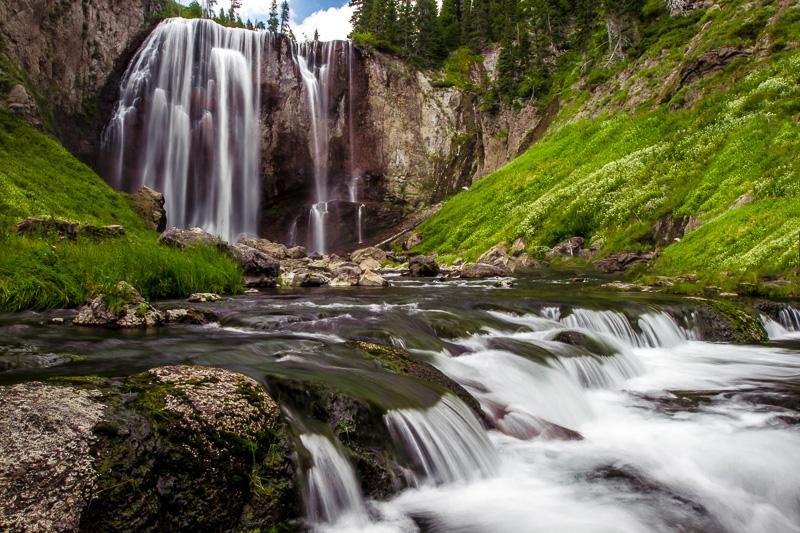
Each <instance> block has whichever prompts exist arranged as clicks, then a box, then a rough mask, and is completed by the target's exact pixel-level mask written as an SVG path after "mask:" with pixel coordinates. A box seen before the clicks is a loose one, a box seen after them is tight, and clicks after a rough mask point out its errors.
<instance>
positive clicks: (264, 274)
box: [231, 242, 281, 287]
mask: <svg viewBox="0 0 800 533" xmlns="http://www.w3.org/2000/svg"><path fill="white" fill-rule="evenodd" d="M231 255H232V256H233V257H234V259H236V261H237V262H238V263H239V267H240V268H241V269H242V272H243V273H244V283H245V285H247V286H248V287H275V286H276V285H277V278H278V275H279V274H280V270H281V265H280V263H279V262H278V260H277V259H275V258H274V257H272V256H270V255H267V254H265V253H264V252H262V251H261V250H256V249H255V248H251V247H250V246H246V245H244V244H241V243H238V242H237V243H236V244H234V245H233V246H232V247H231Z"/></svg>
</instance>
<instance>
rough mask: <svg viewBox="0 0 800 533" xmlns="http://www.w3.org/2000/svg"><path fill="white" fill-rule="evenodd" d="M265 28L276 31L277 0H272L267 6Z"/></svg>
mask: <svg viewBox="0 0 800 533" xmlns="http://www.w3.org/2000/svg"><path fill="white" fill-rule="evenodd" d="M267 29H268V30H269V31H271V32H272V33H278V0H272V4H271V5H270V6H269V18H268V19H267Z"/></svg>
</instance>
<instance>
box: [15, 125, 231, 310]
mask: <svg viewBox="0 0 800 533" xmlns="http://www.w3.org/2000/svg"><path fill="white" fill-rule="evenodd" d="M32 215H37V216H47V217H54V218H60V219H66V220H72V221H76V222H85V223H92V224H99V225H105V224H121V225H122V226H124V227H125V229H126V232H127V236H126V237H125V238H123V239H115V240H108V241H103V242H98V241H93V240H90V239H79V240H77V241H74V242H71V241H61V240H60V239H59V238H58V237H57V236H43V237H19V236H17V235H15V234H14V232H13V230H12V226H13V224H14V223H16V222H18V221H19V220H20V219H22V218H25V217H27V216H32ZM157 237H158V235H157V234H156V233H155V232H154V231H151V230H148V229H147V228H146V227H145V226H144V223H143V222H142V220H141V219H140V218H139V216H138V215H137V214H136V213H135V212H134V211H133V209H132V208H131V206H130V204H129V203H128V201H127V199H126V198H125V196H124V195H122V194H120V193H117V192H115V191H113V190H112V189H111V188H110V187H109V186H108V185H106V184H105V182H103V180H102V179H101V178H100V177H99V176H97V174H95V173H94V172H93V171H92V170H91V169H90V168H88V167H87V166H85V165H84V164H82V163H81V162H79V161H78V160H76V159H75V158H74V157H72V155H70V154H69V153H68V152H67V151H66V150H65V149H64V148H63V147H62V146H61V145H60V144H59V143H58V142H57V141H55V140H53V139H52V138H50V137H48V136H46V135H43V134H41V133H39V132H37V131H36V130H34V129H32V128H30V127H29V126H27V125H26V124H24V123H23V122H22V121H20V120H18V119H17V118H16V117H14V116H12V115H10V114H9V113H6V112H4V111H0V249H2V254H0V310H2V311H19V310H22V309H47V308H53V307H68V306H75V305H79V304H81V303H83V302H84V301H85V300H86V298H87V297H88V296H89V295H91V294H93V293H97V292H101V291H103V290H107V289H108V288H109V287H112V286H113V285H115V284H116V283H117V282H118V281H127V282H128V283H130V284H131V285H133V286H134V287H136V289H137V290H139V291H140V292H141V293H142V295H143V296H144V297H145V298H165V297H180V296H185V295H187V294H190V293H192V292H199V291H204V292H205V291H210V292H228V293H230V292H236V291H238V290H240V289H241V273H240V272H239V269H238V267H237V266H236V264H235V262H234V261H233V260H232V259H230V258H229V257H227V256H226V255H224V254H222V253H220V252H218V251H217V250H215V249H211V248H204V247H196V248H191V249H188V250H184V251H181V250H176V249H172V248H168V247H165V246H161V245H159V244H158V243H157Z"/></svg>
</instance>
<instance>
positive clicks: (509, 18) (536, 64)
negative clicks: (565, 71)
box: [350, 0, 676, 100]
mask: <svg viewBox="0 0 800 533" xmlns="http://www.w3.org/2000/svg"><path fill="white" fill-rule="evenodd" d="M674 1H676V0H442V5H441V9H439V8H438V7H437V3H436V0H350V5H351V6H352V7H353V9H354V14H353V18H352V24H353V33H352V34H351V37H352V38H353V40H355V41H357V42H361V43H363V44H369V45H373V46H376V47H377V48H379V49H381V50H383V51H386V52H391V53H394V54H397V55H399V56H400V57H402V58H404V59H406V60H408V61H411V62H412V63H414V64H416V65H418V66H421V67H438V66H440V65H441V64H442V63H443V62H444V61H445V59H446V58H448V56H451V54H453V53H454V52H455V51H457V50H459V49H464V48H467V49H469V50H470V51H472V52H473V53H481V52H484V51H486V50H488V49H489V48H490V47H499V57H498V61H497V81H496V83H495V84H494V86H493V87H492V89H491V90H492V91H495V92H496V93H497V96H498V97H500V98H502V99H506V100H510V99H515V98H527V97H534V96H535V95H536V94H539V93H541V92H542V91H546V90H548V85H549V82H550V80H551V74H552V71H553V70H554V69H555V68H556V63H557V59H558V58H559V57H561V56H563V55H564V54H566V53H568V52H574V53H579V54H583V55H584V56H585V58H588V55H589V52H590V51H593V50H595V49H598V48H603V49H604V53H605V54H606V57H607V60H608V61H609V62H614V61H619V60H623V59H625V57H626V54H627V53H628V52H629V50H631V48H633V47H635V45H636V42H637V40H638V39H639V36H640V33H641V32H640V27H641V24H642V23H643V22H644V21H645V20H646V19H647V18H648V17H654V16H660V15H662V14H664V13H667V12H668V9H669V7H671V6H670V2H674Z"/></svg>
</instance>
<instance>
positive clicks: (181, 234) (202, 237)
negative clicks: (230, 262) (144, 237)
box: [158, 227, 230, 251]
mask: <svg viewBox="0 0 800 533" xmlns="http://www.w3.org/2000/svg"><path fill="white" fill-rule="evenodd" d="M158 242H160V243H161V244H165V245H167V246H175V247H177V248H186V247H188V246H197V245H205V246H212V247H215V248H219V249H220V250H223V251H228V250H229V249H230V245H229V244H228V243H227V242H225V240H224V239H222V237H219V236H217V235H212V234H210V233H209V232H207V231H205V230H203V229H201V228H189V229H183V228H174V227H173V228H167V229H166V230H165V231H164V232H163V233H162V234H161V236H160V237H159V238H158Z"/></svg>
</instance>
